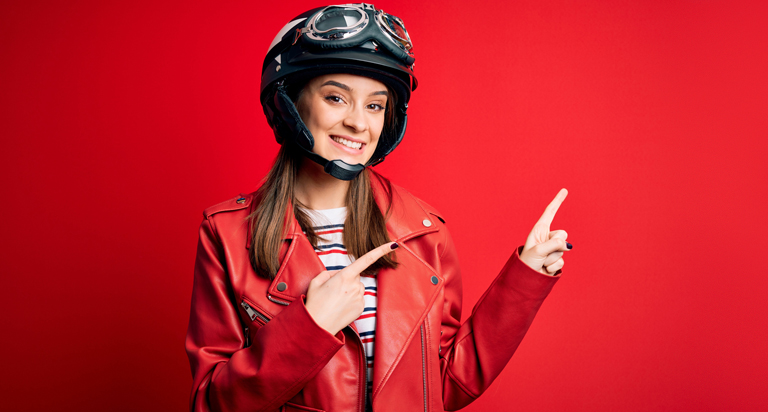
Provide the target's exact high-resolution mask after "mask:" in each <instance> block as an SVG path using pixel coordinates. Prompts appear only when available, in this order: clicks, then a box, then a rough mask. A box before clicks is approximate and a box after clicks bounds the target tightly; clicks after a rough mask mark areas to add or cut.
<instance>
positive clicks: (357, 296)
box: [305, 242, 398, 335]
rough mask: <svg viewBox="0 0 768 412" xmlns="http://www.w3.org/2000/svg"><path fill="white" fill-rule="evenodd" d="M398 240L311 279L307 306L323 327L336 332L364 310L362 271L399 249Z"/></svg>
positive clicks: (330, 331) (313, 317) (331, 332)
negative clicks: (338, 268) (343, 266)
mask: <svg viewBox="0 0 768 412" xmlns="http://www.w3.org/2000/svg"><path fill="white" fill-rule="evenodd" d="M397 246H398V245H397V243H395V242H390V243H385V244H383V245H381V246H379V247H377V248H376V249H373V250H371V251H370V252H368V253H366V254H364V255H363V256H360V258H359V259H357V260H355V261H354V262H352V263H351V264H350V265H349V266H347V267H345V268H344V269H341V270H332V271H328V270H324V271H322V272H320V274H318V275H317V276H315V278H314V279H312V281H311V282H309V289H308V290H307V301H306V303H305V306H306V308H307V312H309V314H310V315H311V316H312V319H314V320H315V323H317V324H318V325H319V326H320V327H322V328H323V329H325V330H327V331H328V332H329V333H330V334H332V335H335V334H336V333H338V332H339V331H340V330H342V329H343V328H345V327H346V326H347V325H349V324H350V323H352V322H354V321H355V320H356V319H357V318H358V317H360V314H362V313H363V309H365V300H364V299H363V297H364V294H365V286H364V285H363V282H361V281H360V272H362V271H364V270H365V269H367V268H368V266H371V265H372V264H373V263H374V262H376V261H377V260H379V258H380V257H382V256H384V255H386V254H387V253H390V252H392V251H393V250H395V249H397Z"/></svg>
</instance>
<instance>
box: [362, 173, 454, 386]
mask: <svg viewBox="0 0 768 412" xmlns="http://www.w3.org/2000/svg"><path fill="white" fill-rule="evenodd" d="M371 180H372V185H373V187H374V190H375V191H374V193H375V195H376V197H377V203H378V204H379V207H380V208H381V210H382V211H384V210H386V200H385V199H386V192H384V190H383V188H382V186H381V184H380V183H379V184H377V183H378V182H377V179H374V178H373V176H372V179H371ZM437 230H438V229H437V224H436V223H435V219H434V217H432V216H430V215H429V213H427V212H426V211H425V210H424V209H423V208H422V207H421V206H420V205H419V204H418V202H417V201H416V199H415V198H413V196H411V194H410V193H408V192H405V191H404V190H402V189H399V190H396V191H395V196H394V198H393V205H392V214H391V216H390V217H389V218H388V220H387V231H388V232H389V235H390V239H392V240H395V241H397V242H398V244H399V245H400V247H399V248H398V249H397V251H396V252H395V253H397V260H398V263H399V266H398V269H397V270H391V269H385V270H382V271H381V272H379V274H378V275H377V280H378V290H377V301H376V302H377V311H376V345H375V346H374V347H375V354H374V365H373V393H374V398H375V397H376V394H378V392H379V391H380V390H381V388H382V386H383V385H385V384H386V382H387V380H388V379H389V376H391V374H392V371H393V370H394V368H395V367H396V366H397V363H398V362H399V360H400V358H401V357H402V354H403V353H404V351H405V348H406V347H407V346H408V345H409V344H410V342H411V340H412V339H413V338H414V336H416V334H417V333H418V332H419V325H420V324H421V323H422V322H423V319H424V317H425V316H426V315H427V313H428V311H429V308H431V307H432V304H433V302H434V300H435V299H436V298H437V296H438V294H439V291H440V289H441V288H442V284H443V283H442V278H441V276H440V275H439V274H438V273H437V272H436V271H435V270H434V268H432V267H431V266H429V265H428V264H426V263H425V262H424V261H423V260H422V259H420V258H419V257H418V256H417V255H416V254H415V253H414V252H413V251H412V250H411V249H410V248H409V245H408V240H409V239H413V238H415V237H418V236H422V235H425V234H429V233H433V232H436V231H437ZM432 276H437V278H438V279H439V282H438V284H437V285H434V284H433V283H432V282H431V278H432Z"/></svg>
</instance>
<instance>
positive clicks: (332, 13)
mask: <svg viewBox="0 0 768 412" xmlns="http://www.w3.org/2000/svg"><path fill="white" fill-rule="evenodd" d="M414 60H415V59H414V55H413V45H412V43H411V39H410V37H409V35H408V32H407V31H406V30H405V26H404V25H403V22H402V20H400V19H399V18H397V17H395V16H392V15H390V14H387V13H385V12H384V11H383V10H379V9H376V8H375V7H374V6H373V5H371V4H365V3H360V4H343V5H336V6H327V7H319V8H316V9H312V10H309V11H307V12H305V13H302V14H300V15H299V16H297V17H296V18H294V19H293V20H291V21H290V22H289V23H288V24H286V25H285V26H284V27H283V28H282V29H281V30H280V31H279V32H278V34H277V36H276V37H275V39H274V40H273V41H272V44H271V45H270V47H269V50H268V51H267V55H266V57H265V58H264V64H263V66H262V70H261V91H260V101H261V105H262V107H263V108H264V114H265V115H266V116H267V121H268V122H269V125H270V127H272V130H273V131H274V133H275V138H276V139H277V142H278V143H280V144H289V145H293V146H295V147H296V148H298V150H299V151H300V152H301V153H302V154H303V155H304V156H306V157H307V158H309V159H311V160H312V161H314V162H316V163H318V164H320V165H321V166H323V168H324V170H325V171H326V172H327V173H329V174H330V175H332V176H333V177H335V178H337V179H341V180H352V179H353V178H354V177H355V176H357V175H358V174H360V172H362V171H363V170H364V169H365V167H366V166H370V165H375V164H377V163H380V162H382V161H383V160H384V158H385V157H386V156H387V155H388V154H390V153H391V152H392V151H393V150H394V149H395V147H397V145H398V144H399V143H400V141H402V139H403V135H404V134H405V127H406V124H407V119H408V116H407V109H408V101H409V100H410V97H411V92H412V91H413V90H415V89H416V86H417V81H416V77H414V74H413V63H414ZM333 73H345V74H355V75H359V76H366V77H370V78H372V79H375V80H378V81H380V82H382V83H384V84H385V85H387V86H388V87H389V88H390V89H391V90H392V91H393V93H394V96H393V97H394V100H395V104H394V111H395V113H394V119H395V121H394V128H391V129H394V130H387V128H385V130H384V131H383V132H382V135H381V136H380V137H379V142H378V145H377V147H376V150H375V151H374V153H373V155H372V156H371V158H370V159H369V160H368V162H367V163H366V164H365V165H363V164H355V165H351V164H349V163H346V162H344V161H343V160H341V159H325V158H323V157H321V156H320V155H318V154H316V153H314V152H313V151H312V148H313V147H314V138H313V136H312V134H311V133H310V131H309V130H308V129H307V127H306V125H305V124H304V122H303V121H302V119H301V117H300V116H299V112H298V110H297V109H296V106H295V105H294V102H293V99H295V97H296V96H297V95H298V92H299V91H300V90H301V88H302V87H304V85H305V84H306V83H307V82H308V81H309V80H311V79H312V78H315V77H317V76H321V75H325V74H333Z"/></svg>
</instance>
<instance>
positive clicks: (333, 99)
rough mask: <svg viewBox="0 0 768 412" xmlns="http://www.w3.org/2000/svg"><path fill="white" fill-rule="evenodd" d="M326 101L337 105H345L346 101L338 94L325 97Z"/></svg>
mask: <svg viewBox="0 0 768 412" xmlns="http://www.w3.org/2000/svg"><path fill="white" fill-rule="evenodd" d="M324 99H325V101H327V102H331V103H336V104H339V103H344V99H343V98H342V97H341V96H339V95H336V94H329V95H327V96H325V97H324Z"/></svg>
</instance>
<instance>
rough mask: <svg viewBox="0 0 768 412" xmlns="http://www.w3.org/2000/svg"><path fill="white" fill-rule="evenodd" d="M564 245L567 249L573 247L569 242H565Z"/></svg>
mask: <svg viewBox="0 0 768 412" xmlns="http://www.w3.org/2000/svg"><path fill="white" fill-rule="evenodd" d="M565 247H567V248H568V250H571V249H573V245H572V244H570V243H568V242H565Z"/></svg>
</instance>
